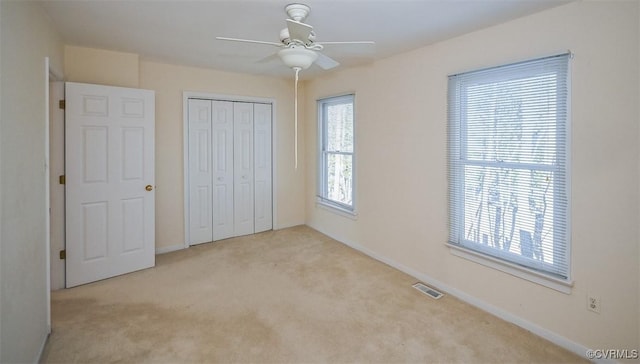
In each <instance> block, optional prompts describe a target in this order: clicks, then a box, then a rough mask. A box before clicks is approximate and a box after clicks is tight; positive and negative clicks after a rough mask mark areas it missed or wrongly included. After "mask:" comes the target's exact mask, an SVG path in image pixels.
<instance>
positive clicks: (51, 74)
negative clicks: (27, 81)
mask: <svg viewBox="0 0 640 364" xmlns="http://www.w3.org/2000/svg"><path fill="white" fill-rule="evenodd" d="M44 76H45V83H44V86H45V87H44V102H45V105H44V106H45V107H44V110H45V114H44V115H45V117H44V167H45V168H44V178H45V187H44V188H45V189H44V196H45V197H44V198H45V202H44V207H45V209H44V213H45V236H44V245H45V272H46V277H45V279H46V285H45V289H46V300H47V313H46V320H47V333H48V334H50V333H51V178H50V176H49V173H50V169H51V165H50V163H51V149H50V148H51V143H50V140H49V138H50V134H51V129H50V128H51V119H50V118H51V113H50V107H51V106H50V105H51V104H50V96H51V95H50V94H49V87H50V83H51V82H54V81H62V80H63V75H62V72H61V71H60V70H58V68H57V67H56V66H55V65H54V64H53V63H52V62H51V60H50V59H49V57H45V58H44Z"/></svg>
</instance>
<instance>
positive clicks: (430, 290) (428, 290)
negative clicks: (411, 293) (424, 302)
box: [412, 282, 444, 299]
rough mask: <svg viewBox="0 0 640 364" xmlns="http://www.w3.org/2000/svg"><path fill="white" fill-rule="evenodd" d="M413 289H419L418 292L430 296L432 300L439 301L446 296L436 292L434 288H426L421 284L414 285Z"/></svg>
mask: <svg viewBox="0 0 640 364" xmlns="http://www.w3.org/2000/svg"><path fill="white" fill-rule="evenodd" d="M412 287H413V288H415V289H417V290H418V291H420V292H422V293H424V294H426V295H427V296H429V297H431V298H435V299H438V298H440V297H442V296H444V294H443V293H440V292H438V291H436V290H435V289H433V288H431V287H429V286H426V285H424V284H422V283H420V282H418V283H416V284H414V285H413V286H412Z"/></svg>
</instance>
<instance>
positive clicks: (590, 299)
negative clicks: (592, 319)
mask: <svg viewBox="0 0 640 364" xmlns="http://www.w3.org/2000/svg"><path fill="white" fill-rule="evenodd" d="M587 310H589V311H593V312H595V313H600V297H597V296H593V295H588V296H587Z"/></svg>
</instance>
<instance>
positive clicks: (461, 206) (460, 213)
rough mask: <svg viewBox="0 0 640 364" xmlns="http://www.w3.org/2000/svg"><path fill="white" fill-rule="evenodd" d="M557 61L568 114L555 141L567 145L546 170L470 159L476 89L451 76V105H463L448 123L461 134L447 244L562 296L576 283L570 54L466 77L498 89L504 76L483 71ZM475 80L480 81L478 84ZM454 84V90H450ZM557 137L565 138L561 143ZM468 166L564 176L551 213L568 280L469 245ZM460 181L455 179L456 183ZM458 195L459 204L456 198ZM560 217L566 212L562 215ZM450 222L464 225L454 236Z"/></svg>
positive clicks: (455, 142) (452, 143)
mask: <svg viewBox="0 0 640 364" xmlns="http://www.w3.org/2000/svg"><path fill="white" fill-rule="evenodd" d="M556 57H566V67H567V68H566V80H565V81H564V82H566V83H565V84H566V94H565V95H564V97H566V98H565V99H564V100H563V101H564V105H561V106H560V107H562V106H564V107H565V108H566V113H565V120H564V121H561V122H557V123H556V128H557V130H558V131H559V132H560V133H559V134H557V135H556V141H557V140H558V138H561V141H562V139H564V140H563V141H564V143H558V145H557V147H556V156H562V158H559V163H557V164H553V165H548V164H544V163H534V162H503V161H485V160H475V159H473V158H470V157H469V156H468V155H467V150H466V148H467V143H468V140H469V138H468V135H469V134H468V128H467V118H466V116H465V115H466V111H465V110H466V108H467V104H466V102H465V101H464V99H465V97H466V93H467V92H468V88H469V87H471V86H472V84H467V85H466V88H467V89H463V88H464V86H461V82H460V80H452V78H453V77H455V76H457V75H451V76H449V79H450V80H449V86H448V88H449V90H448V93H449V96H448V100H449V101H451V95H452V93H455V95H456V96H457V97H458V98H460V99H462V100H463V101H462V102H460V103H459V107H458V108H454V107H452V106H451V105H449V106H448V117H447V124H448V125H447V127H448V129H449V131H448V133H451V128H452V125H451V123H452V122H455V123H458V125H457V126H456V128H457V134H455V135H453V133H451V134H450V135H449V136H448V143H449V146H448V154H449V155H448V164H449V167H448V169H449V171H448V175H449V181H448V183H447V184H448V188H449V189H450V192H449V197H448V199H449V202H448V207H449V209H450V211H449V220H450V221H449V225H450V226H449V239H448V243H447V244H446V245H447V246H449V248H450V251H451V253H452V254H453V255H456V256H459V257H462V258H465V259H468V260H471V261H474V262H476V263H480V264H483V265H485V266H489V267H492V268H495V269H498V270H501V271H503V272H506V273H509V274H511V275H514V276H517V277H520V278H523V279H526V280H529V281H532V282H535V283H538V284H541V285H544V286H547V287H549V288H552V289H555V290H557V291H560V292H563V293H571V287H572V285H573V282H572V281H571V238H570V237H571V233H570V231H571V227H570V220H571V219H570V206H571V194H570V186H571V180H570V120H571V117H570V100H571V87H570V85H571V82H570V59H571V58H572V55H571V53H564V54H558V55H554V56H550V57H544V58H538V59H531V60H526V61H523V62H517V63H512V64H506V65H502V66H497V67H492V68H489V69H479V70H476V71H470V72H466V73H465V74H469V75H471V76H472V77H474V81H478V82H476V83H475V84H478V83H482V81H481V80H483V79H484V80H486V81H489V82H490V83H494V82H495V83H500V82H504V81H505V79H507V78H508V76H505V75H504V74H500V75H487V74H483V73H482V72H483V71H486V70H491V69H498V68H502V67H509V66H516V65H522V64H526V63H534V62H538V61H542V60H544V59H547V58H556ZM474 73H478V74H479V75H477V76H476V75H473V74H474ZM542 74H543V73H542V72H540V71H538V72H535V71H533V70H530V69H528V70H525V71H523V72H522V73H520V74H518V78H520V76H521V78H527V77H536V76H537V75H542ZM476 77H477V78H476ZM452 84H453V86H452ZM452 87H455V88H456V90H452ZM558 97H559V96H558V94H556V98H558ZM559 135H562V137H560V136H559ZM467 166H479V167H490V168H511V169H519V170H523V171H545V172H552V173H555V172H556V171H561V173H562V174H563V176H564V184H563V183H562V181H558V180H557V179H556V178H554V179H553V186H554V202H553V206H552V209H553V210H554V217H553V219H554V220H553V224H554V226H556V224H558V223H560V224H563V225H564V226H566V229H565V230H564V231H563V232H562V233H563V235H561V234H560V233H557V232H556V231H555V229H554V234H555V236H554V241H555V240H556V239H558V238H560V239H563V241H564V250H565V251H564V255H563V256H562V260H563V261H562V262H561V263H559V264H564V265H565V266H566V276H564V275H558V274H556V273H554V272H551V270H553V269H549V266H553V267H556V266H557V265H556V264H553V263H548V262H543V261H541V262H535V263H534V262H531V260H530V259H528V260H527V259H526V258H524V257H517V255H516V254H514V253H509V252H502V251H499V250H498V249H496V248H488V247H487V248H484V247H483V246H480V244H477V243H476V242H473V241H468V240H467V239H466V238H465V237H464V230H465V222H464V221H465V220H464V219H465V209H466V202H465V201H464V199H465V198H464V196H465V191H466V186H465V183H466V180H465V177H464V174H465V173H464V168H465V167H467ZM455 167H457V168H460V169H461V170H460V171H458V170H454V168H455ZM456 176H457V177H459V178H458V179H456V178H455V177H456ZM452 194H455V195H456V196H458V198H455V197H454V196H452ZM563 198H564V200H565V201H566V206H564V212H565V213H564V214H563V215H562V216H557V214H556V209H557V208H558V206H559V205H557V204H559V203H560V202H558V201H561V200H562V199H563ZM560 211H562V209H560ZM452 219H456V220H459V221H462V222H461V223H460V222H458V223H457V227H458V230H457V231H454V228H453V227H452V224H453V222H452ZM525 260H526V261H527V264H528V266H527V265H523V264H522V263H523V262H524V261H525Z"/></svg>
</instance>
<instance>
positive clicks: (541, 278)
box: [446, 244, 573, 294]
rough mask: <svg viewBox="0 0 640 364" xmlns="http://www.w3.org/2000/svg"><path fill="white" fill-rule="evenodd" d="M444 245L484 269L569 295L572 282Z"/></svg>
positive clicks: (450, 245)
mask: <svg viewBox="0 0 640 364" xmlns="http://www.w3.org/2000/svg"><path fill="white" fill-rule="evenodd" d="M446 245H447V246H448V247H449V251H450V252H451V254H453V255H455V256H457V257H460V258H463V259H467V260H470V261H472V262H475V263H478V264H482V265H484V266H486V267H490V268H493V269H496V270H499V271H502V272H504V273H507V274H510V275H512V276H514V277H518V278H522V279H525V280H527V281H529V282H533V283H537V284H539V285H542V286H545V287H547V288H551V289H553V290H556V291H558V292H562V293H565V294H571V289H572V287H573V281H570V280H563V279H560V278H554V277H549V276H547V275H544V274H543V273H540V272H538V271H535V270H533V269H528V268H525V267H522V266H519V265H517V264H513V263H509V262H506V261H503V260H500V259H497V258H493V257H490V256H487V255H484V254H482V253H478V252H475V251H473V250H470V249H467V248H464V247H460V246H457V245H453V244H446Z"/></svg>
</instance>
